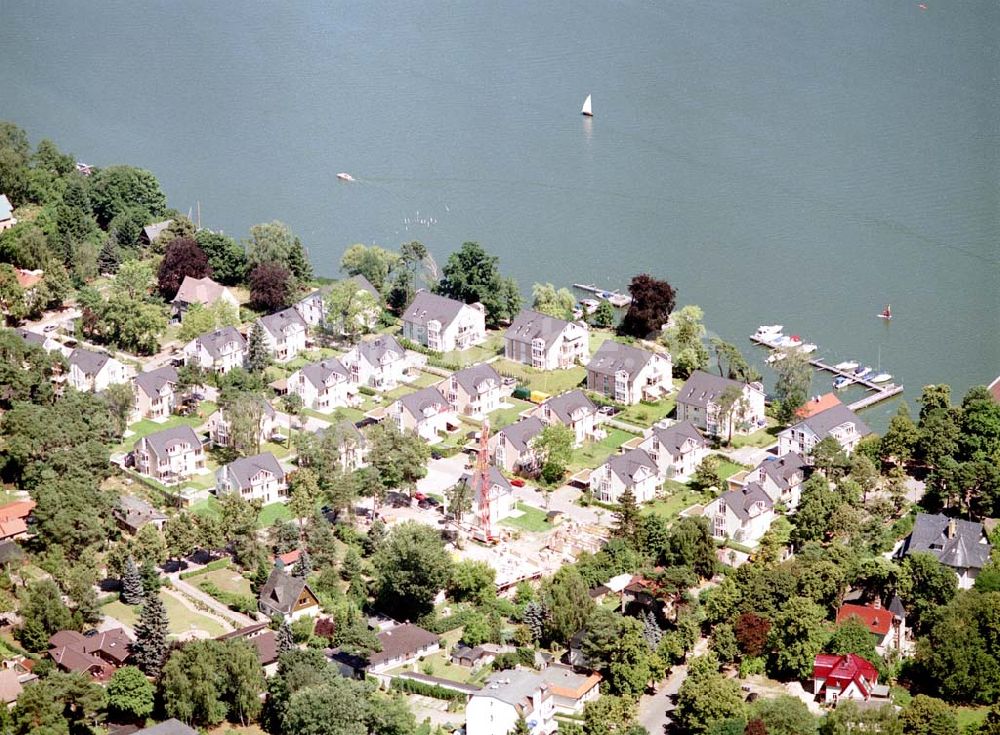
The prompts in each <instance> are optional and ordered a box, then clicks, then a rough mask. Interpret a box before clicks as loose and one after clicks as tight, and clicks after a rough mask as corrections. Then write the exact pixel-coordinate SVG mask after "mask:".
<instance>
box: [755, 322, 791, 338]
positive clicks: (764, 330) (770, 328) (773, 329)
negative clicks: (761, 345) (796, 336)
mask: <svg viewBox="0 0 1000 735" xmlns="http://www.w3.org/2000/svg"><path fill="white" fill-rule="evenodd" d="M784 328H785V326H784V325H783V324H761V325H760V326H759V327H757V331H756V332H755V333H754V336H755V337H761V338H763V337H768V336H772V337H776V336H778V335H779V334H781V330H782V329H784Z"/></svg>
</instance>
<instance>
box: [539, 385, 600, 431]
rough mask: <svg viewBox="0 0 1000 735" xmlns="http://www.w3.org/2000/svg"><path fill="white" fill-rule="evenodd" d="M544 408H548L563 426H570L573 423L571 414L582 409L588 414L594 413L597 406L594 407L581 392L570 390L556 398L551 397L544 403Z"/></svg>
mask: <svg viewBox="0 0 1000 735" xmlns="http://www.w3.org/2000/svg"><path fill="white" fill-rule="evenodd" d="M542 405H544V406H548V407H549V410H551V411H552V413H554V414H555V415H556V416H557V417H558V418H559V420H560V421H562V422H563V423H564V424H570V423H572V421H573V414H574V413H576V412H577V411H579V410H580V409H583V410H584V411H586V412H587V413H588V414H591V413H596V412H597V406H595V405H594V403H593V401H591V400H590V399H589V398H587V394H586V393H584V392H583V391H582V390H579V389H577V390H571V391H570V392H569V393H563V394H561V395H558V396H553V397H552V398H549V399H548V400H547V401H545V403H544V404H542Z"/></svg>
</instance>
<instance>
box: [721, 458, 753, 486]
mask: <svg viewBox="0 0 1000 735" xmlns="http://www.w3.org/2000/svg"><path fill="white" fill-rule="evenodd" d="M718 456H719V459H720V460H721V461H720V462H719V476H720V477H722V479H723V480H728V479H729V478H730V477H732V476H733V475H735V474H736V473H737V472H743V471H745V470H747V469H749V468H748V467H744V466H743V465H739V464H736V463H735V462H730V461H729V460H728V459H726V458H725V457H723V456H721V455H718Z"/></svg>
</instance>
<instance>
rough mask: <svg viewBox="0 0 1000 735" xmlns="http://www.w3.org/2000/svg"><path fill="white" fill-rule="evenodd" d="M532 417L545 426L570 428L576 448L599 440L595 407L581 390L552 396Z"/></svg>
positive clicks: (533, 412)
mask: <svg viewBox="0 0 1000 735" xmlns="http://www.w3.org/2000/svg"><path fill="white" fill-rule="evenodd" d="M532 415H533V416H537V417H538V418H540V419H541V420H542V421H544V422H545V423H547V424H562V425H563V426H568V427H569V428H571V429H572V430H573V434H574V444H575V445H576V446H580V445H581V444H583V442H585V441H587V440H588V439H598V438H600V437H599V434H598V429H597V406H595V405H594V404H593V402H592V401H591V400H590V399H589V398H587V394H586V393H584V392H583V391H582V390H571V391H569V392H568V393H562V394H560V395H558V396H553V397H552V398H549V399H548V400H547V401H545V403H543V404H542V405H541V406H539V407H538V408H536V409H535V410H534V411H532ZM600 433H601V434H603V432H600Z"/></svg>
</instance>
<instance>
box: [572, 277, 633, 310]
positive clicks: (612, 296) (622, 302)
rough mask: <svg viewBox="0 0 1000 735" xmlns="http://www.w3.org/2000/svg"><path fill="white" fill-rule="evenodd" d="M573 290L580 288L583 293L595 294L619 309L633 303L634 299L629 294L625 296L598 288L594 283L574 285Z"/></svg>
mask: <svg viewBox="0 0 1000 735" xmlns="http://www.w3.org/2000/svg"><path fill="white" fill-rule="evenodd" d="M573 288H578V289H580V290H581V291H586V292H587V293H592V294H595V295H596V296H597V297H598V298H600V299H604V300H605V301H607V302H608V303H609V304H611V305H612V306H617V307H618V308H619V309H620V308H622V307H624V306H628V305H629V304H631V303H632V297H631V296H629V295H628V294H624V293H622V292H621V291H608V290H606V289H603V288H598V287H597V286H595V285H594V284H593V283H574V284H573Z"/></svg>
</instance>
